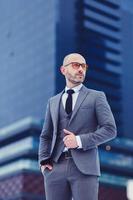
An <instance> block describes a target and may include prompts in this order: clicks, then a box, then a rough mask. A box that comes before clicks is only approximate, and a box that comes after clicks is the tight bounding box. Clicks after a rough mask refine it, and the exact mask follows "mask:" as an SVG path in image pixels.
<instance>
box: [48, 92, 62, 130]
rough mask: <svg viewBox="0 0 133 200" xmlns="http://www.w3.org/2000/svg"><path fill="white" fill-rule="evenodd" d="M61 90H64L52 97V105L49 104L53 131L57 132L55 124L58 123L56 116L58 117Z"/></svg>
mask: <svg viewBox="0 0 133 200" xmlns="http://www.w3.org/2000/svg"><path fill="white" fill-rule="evenodd" d="M63 92H64V90H63V91H62V92H61V93H59V94H58V95H56V96H55V97H54V99H53V101H52V105H51V111H52V112H51V114H52V119H53V123H54V124H53V125H54V130H55V132H57V125H58V118H59V106H60V101H61V96H62V94H63Z"/></svg>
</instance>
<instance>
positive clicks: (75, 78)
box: [67, 74, 85, 84]
mask: <svg viewBox="0 0 133 200" xmlns="http://www.w3.org/2000/svg"><path fill="white" fill-rule="evenodd" d="M77 75H78V76H82V79H79V78H78V79H77ZM67 79H68V80H69V81H70V82H71V83H73V84H80V83H83V81H84V79H85V76H84V75H83V74H76V75H75V76H72V75H71V74H68V77H67Z"/></svg>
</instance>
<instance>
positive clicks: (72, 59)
mask: <svg viewBox="0 0 133 200" xmlns="http://www.w3.org/2000/svg"><path fill="white" fill-rule="evenodd" d="M78 61H79V62H84V63H85V62H86V61H85V59H84V57H83V56H82V55H80V54H71V55H68V56H66V57H65V59H64V62H63V63H64V64H68V63H69V62H78Z"/></svg>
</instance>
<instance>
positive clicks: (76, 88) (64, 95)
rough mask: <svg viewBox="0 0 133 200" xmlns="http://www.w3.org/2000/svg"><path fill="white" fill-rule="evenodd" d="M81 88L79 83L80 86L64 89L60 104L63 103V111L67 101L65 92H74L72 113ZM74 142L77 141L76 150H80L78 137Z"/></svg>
mask: <svg viewBox="0 0 133 200" xmlns="http://www.w3.org/2000/svg"><path fill="white" fill-rule="evenodd" d="M82 86H83V84H82V83H81V84H80V85H78V86H76V87H73V88H68V87H67V86H66V87H65V92H64V94H63V95H62V103H63V107H64V109H65V105H66V100H67V97H68V94H67V90H69V89H72V90H74V93H73V94H72V111H73V110H74V106H75V104H76V101H77V98H78V95H79V91H80V89H81V88H82ZM76 140H77V144H78V148H82V143H81V139H80V136H78V135H76ZM64 151H67V147H65V149H64Z"/></svg>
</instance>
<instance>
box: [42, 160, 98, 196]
mask: <svg viewBox="0 0 133 200" xmlns="http://www.w3.org/2000/svg"><path fill="white" fill-rule="evenodd" d="M43 175H44V187H45V194H46V200H71V199H72V198H73V200H98V187H99V180H98V177H97V176H94V175H85V174H83V173H81V172H80V171H79V170H78V168H77V167H76V165H75V163H74V162H73V159H72V158H69V159H66V160H62V161H59V162H58V163H53V169H52V170H51V171H50V170H49V169H48V168H46V169H45V170H44V172H43Z"/></svg>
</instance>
